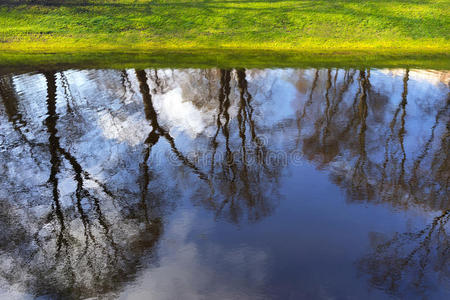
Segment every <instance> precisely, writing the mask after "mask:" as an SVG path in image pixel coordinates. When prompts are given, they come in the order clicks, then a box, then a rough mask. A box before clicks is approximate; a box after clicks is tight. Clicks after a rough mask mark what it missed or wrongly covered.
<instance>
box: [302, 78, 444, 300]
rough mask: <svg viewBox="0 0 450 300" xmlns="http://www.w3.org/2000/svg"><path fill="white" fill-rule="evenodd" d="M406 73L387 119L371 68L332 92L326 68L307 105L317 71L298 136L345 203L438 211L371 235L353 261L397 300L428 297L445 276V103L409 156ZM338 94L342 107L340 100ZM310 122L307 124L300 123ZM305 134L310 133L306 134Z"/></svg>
mask: <svg viewBox="0 0 450 300" xmlns="http://www.w3.org/2000/svg"><path fill="white" fill-rule="evenodd" d="M323 73H325V72H323ZM323 73H322V74H323ZM336 73H337V71H336ZM351 74H353V75H351ZM355 75H356V76H357V78H356V83H357V87H356V89H355V92H354V93H353V94H352V93H350V90H349V87H350V85H351V83H352V81H353V80H354V79H353V78H354V77H355ZM409 75H410V72H409V70H405V72H404V75H403V80H402V84H403V86H402V92H401V95H400V101H399V103H398V105H396V106H395V107H394V110H393V111H392V113H391V112H390V111H389V106H388V104H389V102H390V101H389V99H388V96H389V95H383V94H380V93H379V92H377V91H375V90H373V89H372V85H371V83H370V72H369V71H368V70H359V71H357V72H356V74H355V72H354V71H347V72H346V74H345V75H344V76H343V79H342V81H341V83H340V87H339V86H337V87H336V86H335V88H334V90H335V91H337V92H334V93H331V86H332V84H331V82H332V73H331V71H330V70H327V71H326V74H324V76H323V75H322V76H323V77H324V78H325V79H324V80H325V82H326V83H325V84H324V85H323V87H322V89H323V90H322V94H321V95H323V96H320V95H319V96H316V97H315V98H314V100H315V102H313V101H311V99H312V96H311V95H313V93H316V94H320V93H319V92H320V91H319V92H318V91H317V86H318V81H319V80H320V79H321V78H320V77H321V76H320V75H319V71H316V72H315V76H314V79H313V81H312V84H311V88H310V96H309V97H308V99H307V100H306V101H305V103H304V104H303V107H302V108H301V110H300V113H298V119H297V125H298V127H297V128H298V130H299V135H298V136H299V137H303V139H300V141H301V142H302V143H301V145H302V152H303V153H304V155H305V156H306V157H307V158H308V159H309V160H311V161H313V162H315V163H317V165H318V166H319V167H320V168H327V169H330V170H331V176H332V179H333V180H334V181H335V182H336V183H337V184H338V185H339V186H341V187H343V188H344V189H345V190H346V191H347V193H348V195H349V200H351V201H365V202H371V203H379V202H386V203H389V204H390V205H392V206H395V207H399V208H402V209H407V208H410V207H413V206H420V207H421V208H422V209H423V210H430V211H436V212H438V216H436V217H435V218H434V220H433V221H432V223H431V224H430V225H429V226H427V227H426V228H424V229H422V230H419V231H416V232H408V233H397V234H395V235H394V237H392V238H391V239H387V238H383V239H382V240H380V236H379V235H378V234H372V235H371V239H372V242H373V244H374V251H373V253H370V254H368V255H367V256H366V257H364V258H363V259H361V260H360V261H359V262H358V266H359V270H360V271H361V272H363V273H366V274H368V275H369V277H370V283H371V285H373V286H374V287H376V288H379V289H382V290H384V291H386V292H387V293H389V294H393V295H397V296H400V295H403V296H407V295H408V293H422V295H423V296H426V291H427V290H429V289H432V288H433V286H434V285H435V284H436V280H437V279H436V278H439V279H442V280H445V279H447V278H448V277H449V276H450V271H449V270H450V255H449V253H450V252H449V246H450V244H449V235H448V233H447V229H448V220H449V213H450V211H449V202H448V199H449V198H448V182H449V171H448V170H449V169H450V165H449V155H448V151H446V149H448V148H449V143H450V136H449V99H444V101H442V99H439V100H437V101H436V104H439V105H440V108H439V109H437V110H436V113H435V117H434V123H433V124H432V126H430V131H429V132H421V134H422V135H427V137H426V139H424V140H425V142H424V143H420V142H419V141H414V142H415V148H416V149H415V150H414V151H411V150H409V151H408V150H407V144H406V138H407V128H408V103H409V101H408V90H409V89H408V83H409ZM323 77H322V78H323ZM334 78H336V76H335V77H334ZM334 82H336V81H334ZM337 82H338V84H339V81H337ZM334 84H336V83H334ZM343 95H345V98H346V99H348V100H347V102H346V101H345V99H344V101H342V100H343V99H342V97H343ZM350 99H352V100H351V101H349V100H350ZM391 101H392V100H391ZM391 103H392V102H391ZM314 105H315V107H314ZM308 113H309V115H308ZM389 116H390V117H389ZM307 117H309V118H310V119H309V120H308V121H309V122H305V118H307ZM299 124H300V125H299ZM308 126H309V128H312V130H311V129H310V130H308ZM416 126H417V125H416ZM409 128H413V129H414V127H412V126H411V125H410V127H409ZM307 130H308V132H309V134H308V133H307V134H305V133H303V131H307ZM438 131H439V136H440V137H438V136H437V132H438ZM298 144H300V142H298ZM410 149H411V148H410ZM380 158H382V159H380ZM336 166H337V167H336Z"/></svg>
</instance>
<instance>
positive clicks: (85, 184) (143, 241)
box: [0, 72, 162, 299]
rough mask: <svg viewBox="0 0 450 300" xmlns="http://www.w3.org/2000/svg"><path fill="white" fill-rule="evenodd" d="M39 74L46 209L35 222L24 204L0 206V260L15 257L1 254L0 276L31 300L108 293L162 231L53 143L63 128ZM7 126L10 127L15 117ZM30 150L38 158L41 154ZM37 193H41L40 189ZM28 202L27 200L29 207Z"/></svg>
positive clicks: (52, 87)
mask: <svg viewBox="0 0 450 300" xmlns="http://www.w3.org/2000/svg"><path fill="white" fill-rule="evenodd" d="M43 75H44V76H45V79H46V83H47V101H46V109H47V118H46V119H45V121H44V125H45V127H46V132H47V134H48V148H47V149H48V152H49V153H50V156H49V170H50V174H49V178H48V187H49V188H50V190H51V193H50V195H51V201H52V202H51V205H50V207H51V209H50V211H49V212H48V213H46V214H44V215H43V216H42V217H39V216H36V217H34V216H33V215H34V213H33V210H32V211H29V212H27V211H28V210H29V209H28V208H27V206H21V205H20V204H17V205H16V206H14V207H12V206H10V205H9V203H8V201H7V200H3V199H2V200H1V201H0V203H1V205H2V207H4V208H5V209H4V210H3V214H4V216H3V217H4V220H11V221H7V223H6V224H4V225H5V226H3V227H2V232H3V233H4V234H5V236H7V235H9V236H11V237H12V239H11V240H10V241H7V240H5V239H3V238H2V243H1V245H0V247H1V250H2V253H3V255H7V253H11V254H12V253H15V255H13V256H8V257H6V256H3V258H4V259H6V260H7V261H9V265H13V266H14V268H15V271H14V272H10V271H8V269H4V267H7V265H2V268H1V269H0V272H1V273H2V277H4V278H6V279H8V280H9V281H11V282H12V283H15V284H17V283H19V284H20V285H21V287H22V288H25V289H26V290H27V291H28V292H30V293H32V294H33V295H37V296H39V295H49V296H51V297H56V298H60V297H61V298H74V299H77V298H86V297H93V296H97V295H101V294H110V293H114V291H116V290H117V288H119V287H120V285H121V283H123V282H127V281H128V280H129V279H130V276H131V277H132V276H134V275H135V274H136V272H137V268H138V266H139V261H140V260H142V259H143V257H145V254H146V253H147V254H148V253H149V252H151V251H152V249H153V248H154V246H155V244H156V242H157V241H158V239H159V236H160V234H161V230H162V221H161V216H160V215H152V216H151V218H150V219H148V218H146V223H147V226H146V227H144V228H142V227H141V226H140V224H141V223H142V221H141V220H142V218H141V216H140V214H138V215H135V212H139V211H141V210H140V209H138V208H136V209H134V208H133V205H134V204H133V201H128V202H125V203H124V202H117V201H114V198H115V197H116V198H118V199H120V198H123V197H121V196H120V195H114V194H113V193H112V192H111V191H110V190H109V189H108V188H107V186H106V185H105V184H104V183H102V182H101V181H99V180H97V179H95V178H94V177H93V176H92V175H91V174H90V173H89V172H88V171H86V170H84V168H83V166H82V164H81V163H80V162H79V161H78V159H77V158H76V157H75V156H74V155H73V154H72V153H71V151H70V150H68V149H66V148H65V147H64V146H63V145H62V144H61V141H60V136H61V134H64V131H62V129H61V128H62V127H59V126H58V120H59V116H58V113H57V89H58V88H57V75H56V73H52V72H46V73H44V74H43ZM62 80H64V79H62ZM2 91H3V92H4V91H5V89H4V88H2ZM2 98H3V99H4V101H8V100H9V102H7V105H6V106H8V107H9V109H10V111H11V112H10V114H8V115H11V116H18V115H19V116H20V113H19V112H18V111H13V110H11V109H16V110H17V105H15V106H13V104H14V103H16V102H11V97H10V98H6V97H5V96H4V95H2ZM10 121H11V122H12V124H13V126H16V124H17V122H16V118H11V119H10ZM23 126H26V124H24V125H23ZM20 129H22V128H20ZM61 132H62V133H61ZM35 150H36V149H35ZM35 152H36V155H37V156H39V157H41V159H42V158H44V157H45V156H46V154H45V153H38V151H35ZM70 173H71V174H73V179H74V181H75V190H74V193H73V197H71V198H72V203H71V204H69V203H68V202H67V201H68V200H69V199H68V198H67V196H65V197H62V196H61V191H62V190H64V189H63V188H62V182H61V180H62V179H64V178H67V175H69V174H70ZM17 184H19V183H16V185H17ZM14 187H15V185H13V186H12V188H13V189H14ZM35 188H39V187H35ZM12 193H14V191H12ZM41 193H43V194H44V195H45V192H44V191H41ZM33 201H34V199H30V201H29V205H31V204H32V203H33ZM43 203H45V202H43ZM24 212H27V215H28V218H27V220H25V221H26V222H27V223H28V225H22V220H20V218H19V216H20V215H21V214H23V213H24ZM117 213H118V214H117ZM146 217H147V216H146ZM12 220H19V221H18V222H17V223H16V224H15V225H14V226H11V225H12V223H11V222H15V221H12ZM9 224H11V225H9ZM19 240H20V242H19ZM4 251H6V252H4Z"/></svg>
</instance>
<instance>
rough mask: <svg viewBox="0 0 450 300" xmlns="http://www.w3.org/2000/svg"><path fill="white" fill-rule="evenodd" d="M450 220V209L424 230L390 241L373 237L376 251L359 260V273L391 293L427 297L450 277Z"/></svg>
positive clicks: (395, 237)
mask: <svg viewBox="0 0 450 300" xmlns="http://www.w3.org/2000/svg"><path fill="white" fill-rule="evenodd" d="M449 218H450V210H446V211H443V212H442V213H441V214H440V215H438V216H436V217H435V218H434V219H433V221H432V223H431V224H430V225H429V226H427V227H425V228H424V229H422V230H420V231H416V232H408V233H401V234H399V233H397V234H395V235H394V236H393V237H392V239H390V240H387V241H386V240H381V241H380V240H378V239H377V238H376V235H372V240H373V241H372V243H373V245H374V251H373V253H371V254H369V255H367V256H366V257H364V258H362V259H361V260H359V262H358V267H359V270H360V271H361V272H364V273H367V274H368V275H369V276H370V283H371V284H372V285H373V286H375V287H377V288H379V289H382V290H385V291H386V292H387V293H389V294H392V295H408V293H411V292H413V291H417V292H419V293H420V294H422V296H424V297H426V294H427V291H429V290H430V289H431V290H432V289H433V288H434V287H435V285H436V284H437V283H438V281H439V280H446V278H449V277H450V256H449V247H450V235H449V234H448V232H447V229H448V221H449Z"/></svg>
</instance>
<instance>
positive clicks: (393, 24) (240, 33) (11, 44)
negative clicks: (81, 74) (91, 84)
mask: <svg viewBox="0 0 450 300" xmlns="http://www.w3.org/2000/svg"><path fill="white" fill-rule="evenodd" d="M53 1H54V4H53V5H43V4H42V2H39V1H37V4H32V2H33V1H31V0H0V3H2V4H1V5H0V52H1V53H2V55H3V59H10V60H11V55H16V54H17V55H21V56H23V55H26V54H35V53H39V54H43V53H60V54H61V53H72V54H73V53H78V54H80V53H88V52H89V53H93V52H96V53H99V52H109V53H111V52H113V53H124V52H127V53H151V52H152V51H161V50H167V51H199V50H201V51H206V50H207V49H210V50H211V51H219V50H222V51H227V50H232V51H239V50H242V51H247V52H248V51H252V50H255V51H279V52H289V53H298V54H299V55H324V54H327V55H328V54H332V55H338V56H339V55H341V56H342V55H344V56H345V55H350V56H352V55H353V56H361V55H362V56H364V55H368V56H370V55H372V56H373V55H376V56H383V55H388V56H391V57H393V56H397V57H399V58H401V57H405V56H428V57H430V56H436V57H440V58H441V60H444V61H446V64H447V65H448V60H449V59H448V53H450V42H449V41H450V0H421V1H417V0H393V1H388V0H367V1H364V0H359V1H357V0H337V1H334V0H299V1H296V0H287V1H277V0H274V1H262V0H252V1H248V0H244V1H236V0H204V1H199V0H153V1H147V0H136V1H134V0H110V1H106V0H90V1H89V0H69V1H64V0H59V1H58V0H53ZM35 3H36V2H35Z"/></svg>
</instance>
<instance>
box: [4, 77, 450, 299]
mask: <svg viewBox="0 0 450 300" xmlns="http://www.w3.org/2000/svg"><path fill="white" fill-rule="evenodd" d="M449 79H450V75H449V73H448V72H445V71H433V70H413V69H411V70H409V69H361V70H360V69H141V70H135V69H125V70H76V69H69V70H61V71H42V72H41V71H36V72H31V73H24V74H23V73H17V74H6V75H1V77H0V176H1V178H2V179H1V181H0V298H2V299H3V298H9V299H32V298H35V297H41V298H40V299H85V298H92V297H99V298H106V299H115V298H119V299H380V298H403V299H416V298H420V299H423V298H430V299H449V298H450V251H449V247H450V244H449V243H450V239H449V230H450V223H449V218H450V201H449V178H450V176H449V175H450V161H449V143H450V134H449V124H450V123H449V122H450V108H449V103H450V98H449V91H450V90H449Z"/></svg>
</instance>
